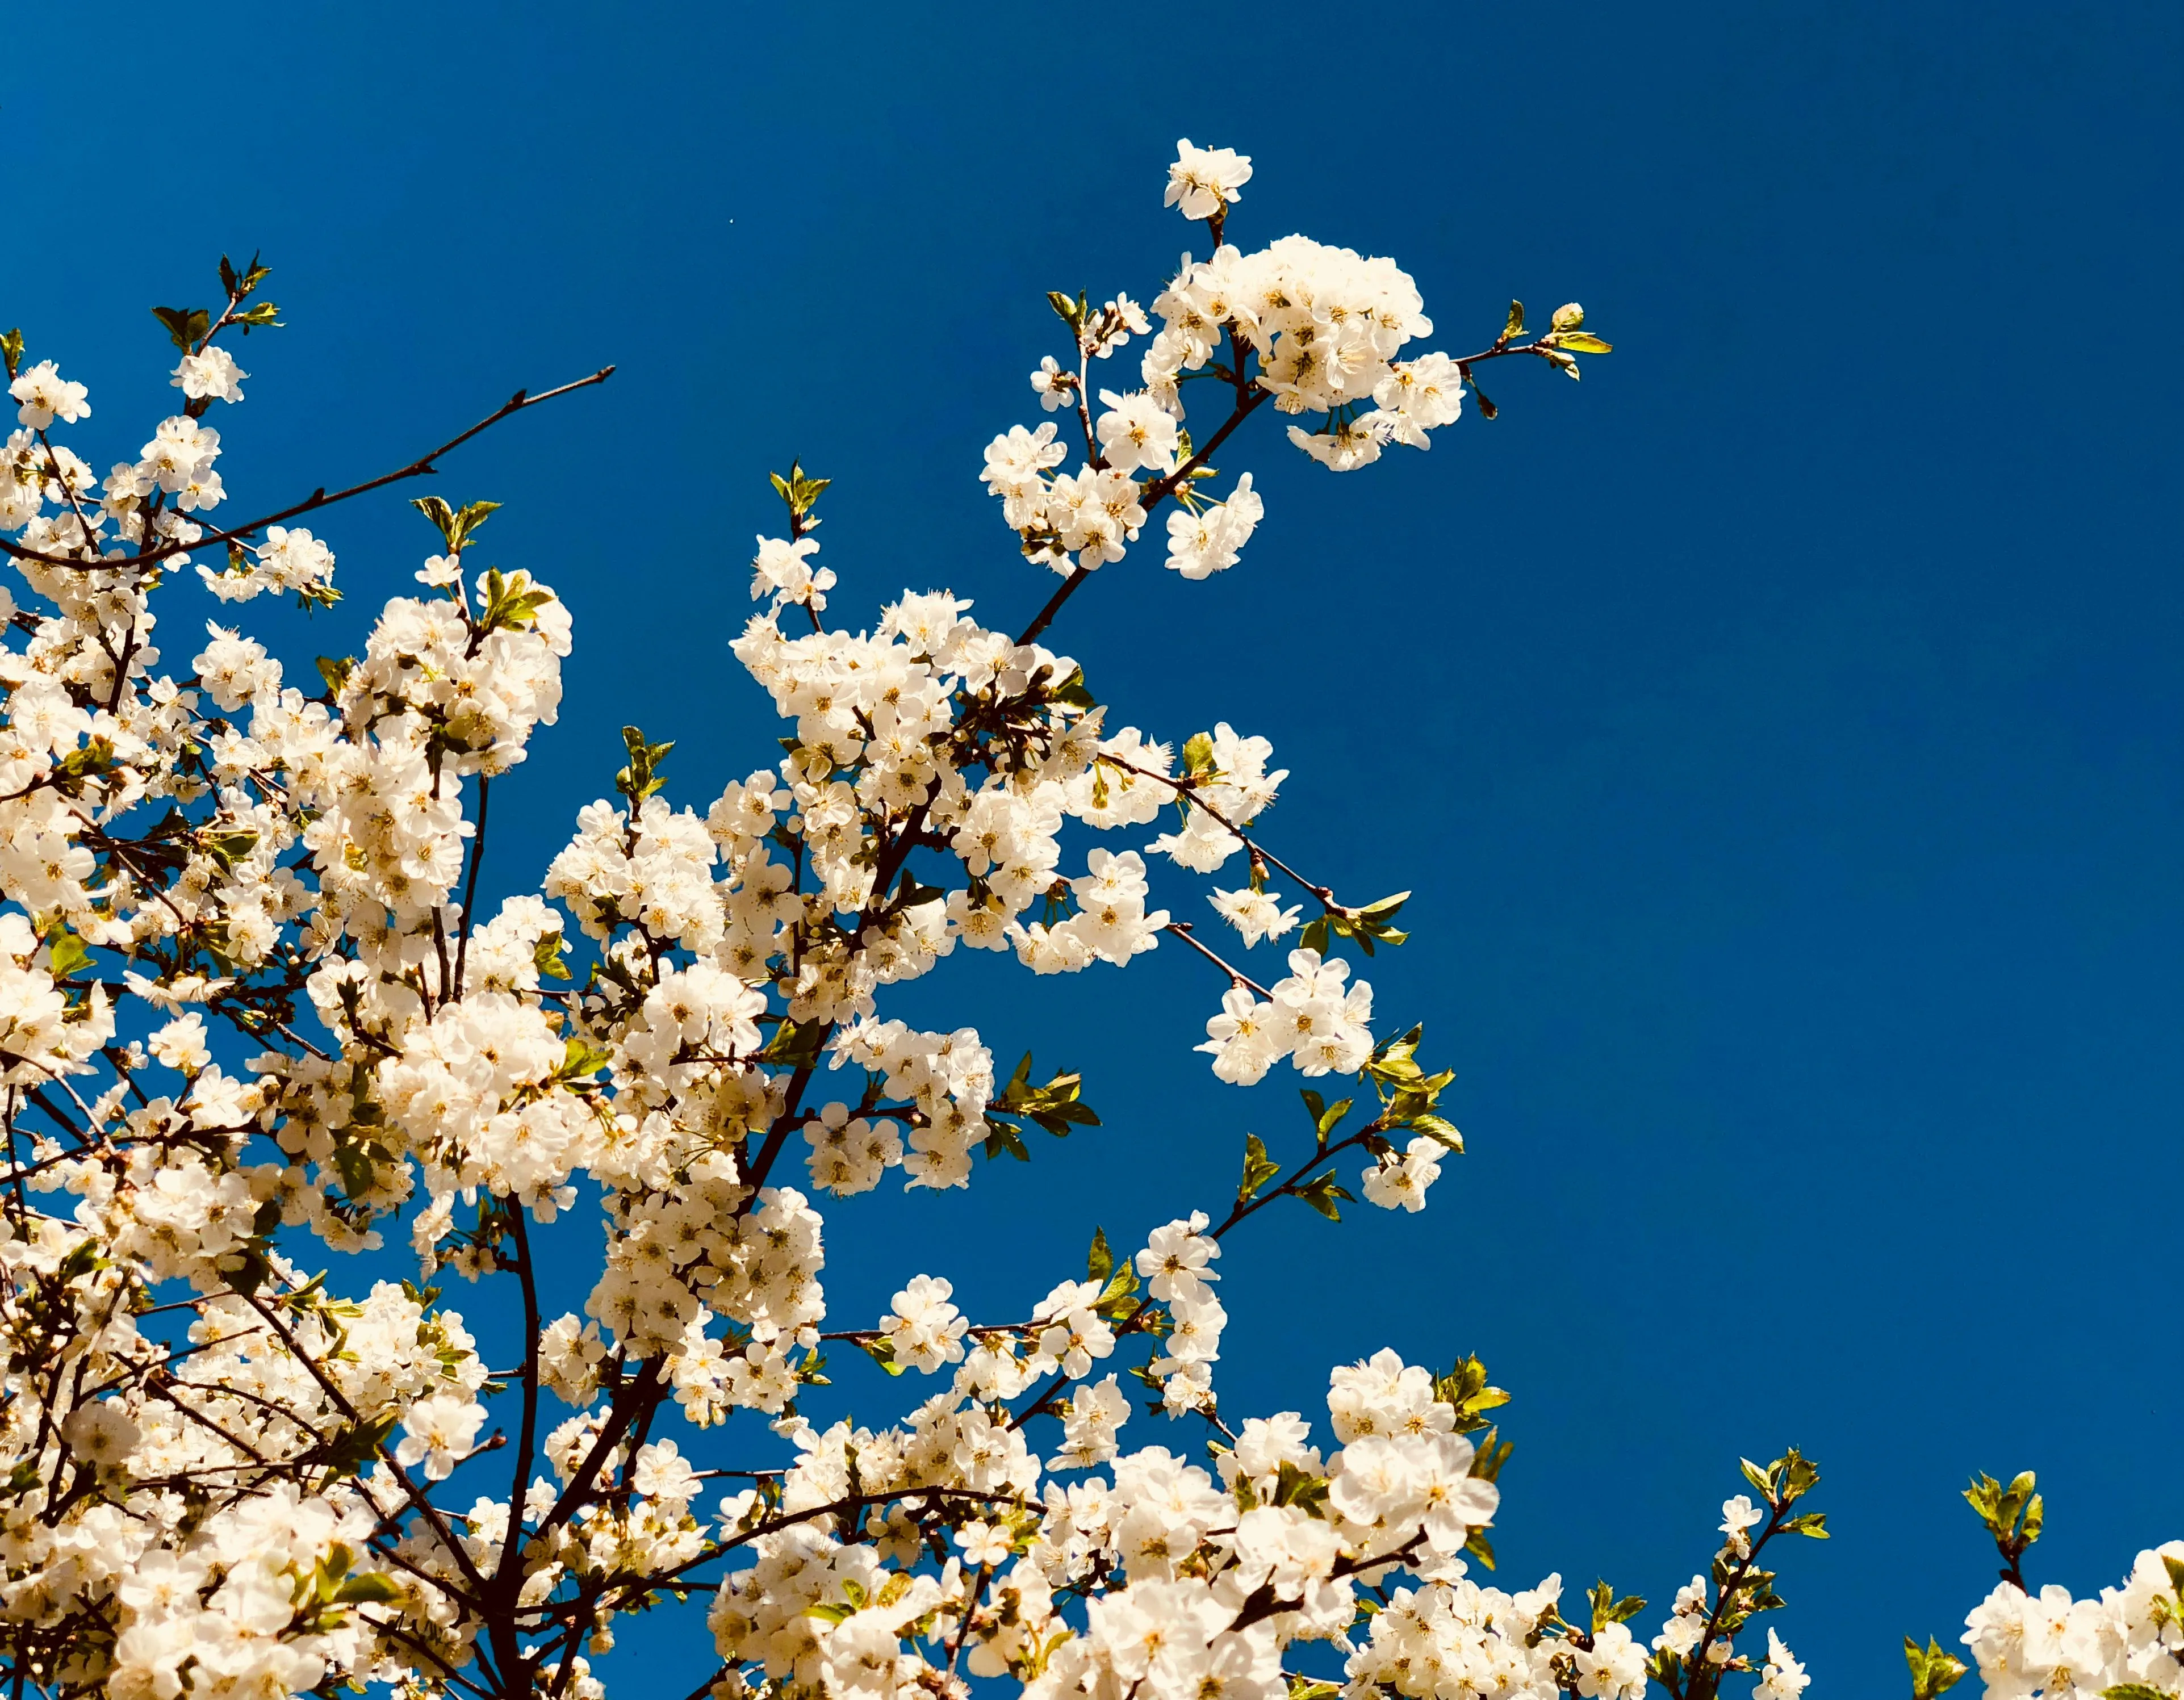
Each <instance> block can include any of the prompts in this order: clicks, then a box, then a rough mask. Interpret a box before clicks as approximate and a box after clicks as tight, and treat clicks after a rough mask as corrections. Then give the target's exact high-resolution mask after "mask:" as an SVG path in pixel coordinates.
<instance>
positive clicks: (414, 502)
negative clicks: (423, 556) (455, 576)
mask: <svg viewBox="0 0 2184 1700" xmlns="http://www.w3.org/2000/svg"><path fill="white" fill-rule="evenodd" d="M409 505H410V506H411V507H413V508H415V509H416V510H417V511H418V512H419V513H421V514H422V515H423V516H425V517H426V519H428V520H430V521H432V523H433V525H434V526H435V527H437V528H438V530H439V533H440V537H441V539H442V540H443V542H444V543H446V544H447V546H448V554H449V555H460V554H461V553H462V552H463V549H464V548H465V546H466V545H467V544H468V543H469V542H470V537H471V532H474V531H476V529H477V528H478V527H480V526H482V525H483V524H484V523H485V522H486V521H487V520H488V519H490V518H491V517H492V516H493V513H494V512H495V510H498V509H499V506H500V504H499V503H498V502H467V503H465V504H464V505H463V507H462V509H461V510H460V511H458V510H455V509H454V508H451V507H449V506H448V504H446V503H445V502H443V501H442V500H441V499H440V498H439V497H437V496H413V497H411V498H410V499H409Z"/></svg>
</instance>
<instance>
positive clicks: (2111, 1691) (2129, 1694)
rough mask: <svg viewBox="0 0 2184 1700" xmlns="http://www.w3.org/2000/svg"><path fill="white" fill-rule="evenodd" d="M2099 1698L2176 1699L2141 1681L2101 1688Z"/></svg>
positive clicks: (2135, 1699)
mask: <svg viewBox="0 0 2184 1700" xmlns="http://www.w3.org/2000/svg"><path fill="white" fill-rule="evenodd" d="M2101 1700H2176V1696H2175V1695H2173V1694H2170V1693H2168V1692H2165V1691H2164V1690H2162V1689H2159V1688H2155V1687H2153V1686H2149V1685H2148V1684H2147V1683H2143V1682H2118V1683H2115V1684H2114V1685H2113V1686H2109V1687H2107V1688H2103V1689H2102V1690H2101Z"/></svg>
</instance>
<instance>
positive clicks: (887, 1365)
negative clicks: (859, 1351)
mask: <svg viewBox="0 0 2184 1700" xmlns="http://www.w3.org/2000/svg"><path fill="white" fill-rule="evenodd" d="M857 1344H858V1345H859V1346H862V1347H864V1349H865V1355H866V1357H870V1358H871V1359H872V1362H873V1363H877V1364H878V1365H879V1367H880V1368H883V1369H884V1370H886V1371H887V1373H888V1374H890V1375H900V1374H902V1371H903V1366H902V1365H901V1364H900V1363H896V1362H895V1361H894V1341H893V1340H888V1339H885V1338H882V1339H879V1340H859V1341H858V1342H857Z"/></svg>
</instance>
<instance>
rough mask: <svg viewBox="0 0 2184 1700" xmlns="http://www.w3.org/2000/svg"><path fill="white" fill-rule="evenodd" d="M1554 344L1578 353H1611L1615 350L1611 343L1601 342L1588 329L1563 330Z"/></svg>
mask: <svg viewBox="0 0 2184 1700" xmlns="http://www.w3.org/2000/svg"><path fill="white" fill-rule="evenodd" d="M1555 346H1556V347H1557V348H1568V349H1569V350H1570V351H1571V352H1572V353H1573V354H1613V353H1614V352H1615V345H1614V344H1613V343H1603V342H1602V341H1601V340H1600V338H1599V337H1596V336H1594V335H1593V334H1592V332H1590V331H1565V332H1563V333H1562V334H1561V335H1559V336H1557V337H1556V338H1555Z"/></svg>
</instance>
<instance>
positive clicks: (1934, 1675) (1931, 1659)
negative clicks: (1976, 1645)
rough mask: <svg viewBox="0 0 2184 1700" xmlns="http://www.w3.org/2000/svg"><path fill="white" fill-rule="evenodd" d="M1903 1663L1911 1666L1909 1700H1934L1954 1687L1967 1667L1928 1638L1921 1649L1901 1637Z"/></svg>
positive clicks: (1913, 1642) (1910, 1640)
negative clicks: (1910, 1698) (1910, 1696)
mask: <svg viewBox="0 0 2184 1700" xmlns="http://www.w3.org/2000/svg"><path fill="white" fill-rule="evenodd" d="M1903 1662H1904V1663H1905V1664H1908V1665H1909V1666H1910V1667H1911V1695H1912V1700H1934V1697H1935V1696H1936V1695H1937V1694H1942V1693H1946V1692H1947V1691H1948V1690H1949V1689H1951V1688H1953V1687H1955V1686H1956V1685H1957V1682H1958V1679H1959V1678H1961V1677H1962V1676H1963V1675H1964V1671H1965V1669H1966V1668H1967V1667H1966V1666H1965V1664H1964V1660H1962V1659H1961V1658H1958V1657H1957V1656H1956V1655H1955V1654H1953V1653H1947V1652H1944V1651H1943V1650H1942V1643H1941V1642H1940V1641H1936V1640H1935V1639H1934V1638H1933V1636H1927V1637H1926V1645H1925V1647H1920V1646H1919V1643H1918V1642H1917V1641H1914V1640H1912V1639H1911V1637H1910V1636H1908V1635H1907V1636H1904V1637H1903Z"/></svg>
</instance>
